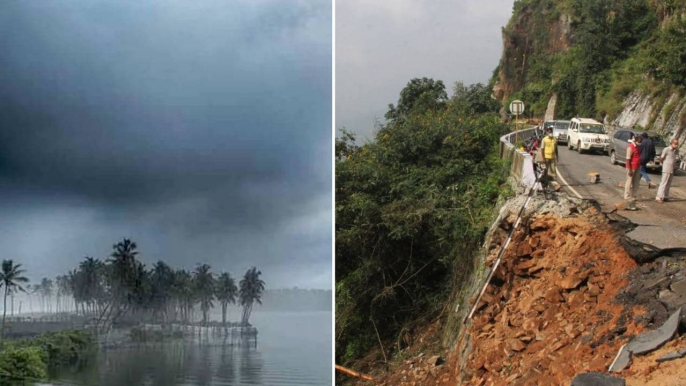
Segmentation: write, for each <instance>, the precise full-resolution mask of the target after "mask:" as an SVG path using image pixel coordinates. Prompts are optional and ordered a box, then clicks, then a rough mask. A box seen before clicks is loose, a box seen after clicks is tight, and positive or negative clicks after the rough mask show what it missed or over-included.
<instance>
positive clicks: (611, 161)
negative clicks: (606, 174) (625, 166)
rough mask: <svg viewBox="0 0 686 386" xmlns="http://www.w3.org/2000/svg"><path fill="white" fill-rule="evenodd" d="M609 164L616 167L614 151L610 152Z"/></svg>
mask: <svg viewBox="0 0 686 386" xmlns="http://www.w3.org/2000/svg"><path fill="white" fill-rule="evenodd" d="M610 163H611V164H613V165H617V154H615V152H614V151H610Z"/></svg>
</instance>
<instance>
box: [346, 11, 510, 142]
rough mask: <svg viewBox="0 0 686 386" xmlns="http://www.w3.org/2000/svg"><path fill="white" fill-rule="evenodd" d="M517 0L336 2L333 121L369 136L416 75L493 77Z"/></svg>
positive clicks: (470, 78)
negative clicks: (376, 123) (334, 111)
mask: <svg viewBox="0 0 686 386" xmlns="http://www.w3.org/2000/svg"><path fill="white" fill-rule="evenodd" d="M512 5H513V1H512V0H459V1H455V0H434V1H422V0H396V1H386V0H341V1H337V2H336V127H337V128H340V127H343V126H345V127H347V129H349V130H352V131H354V132H356V133H358V134H360V135H361V137H362V138H369V139H372V138H373V136H372V132H373V127H374V122H375V120H376V119H379V120H381V121H383V116H384V114H385V113H386V111H387V109H388V107H387V106H388V104H389V103H393V104H395V103H396V101H397V100H398V95H399V93H400V90H402V88H403V87H404V86H405V85H406V84H407V82H409V81H410V79H412V78H421V77H429V78H434V79H440V80H442V81H443V82H444V83H445V85H446V88H447V89H448V92H449V93H450V92H451V91H452V87H453V83H454V82H455V81H463V82H464V83H465V84H472V83H477V82H482V83H485V82H488V80H489V78H490V77H491V74H492V72H493V70H494V69H495V68H496V66H497V65H498V61H499V60H500V55H501V54H502V47H503V46H502V38H501V27H503V26H505V24H506V23H507V20H508V18H509V17H510V15H511V14H512Z"/></svg>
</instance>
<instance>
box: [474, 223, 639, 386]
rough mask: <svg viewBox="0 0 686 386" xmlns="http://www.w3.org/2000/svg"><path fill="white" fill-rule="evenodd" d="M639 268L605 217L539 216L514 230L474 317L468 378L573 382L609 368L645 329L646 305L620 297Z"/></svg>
mask: <svg viewBox="0 0 686 386" xmlns="http://www.w3.org/2000/svg"><path fill="white" fill-rule="evenodd" d="M496 252H497V248H496V249H494V251H493V254H492V256H490V258H489V260H494V259H495V253H496ZM636 267H637V264H636V262H635V261H634V260H633V259H632V258H631V257H630V256H629V255H628V254H627V253H626V251H625V250H624V249H623V248H622V247H621V246H620V243H619V240H618V237H617V233H616V232H615V231H614V229H612V227H611V226H610V225H609V224H608V222H607V221H606V220H605V219H604V218H603V217H602V216H600V215H595V214H593V213H591V214H589V215H581V216H576V217H568V218H560V217H556V216H550V215H547V216H538V217H534V218H533V219H532V220H531V221H530V222H529V224H528V226H524V227H522V229H521V230H518V231H517V232H516V233H515V235H514V239H513V243H512V245H511V246H510V247H509V248H508V251H507V252H506V254H505V256H504V258H503V261H502V262H501V264H500V266H499V267H498V268H497V270H496V272H495V274H494V279H493V280H492V281H491V284H490V285H489V286H488V288H487V290H486V293H485V294H484V296H483V298H482V299H481V304H480V305H479V311H478V312H477V313H476V314H475V315H474V317H473V323H472V325H471V326H470V328H469V335H470V337H471V342H470V343H471V347H473V350H472V352H471V354H470V355H469V358H468V359H467V362H466V366H465V368H464V369H463V370H464V371H463V373H462V380H463V382H464V383H465V384H472V385H484V384H488V385H491V384H493V385H501V384H512V385H539V384H540V385H556V384H565V385H566V384H569V382H570V381H571V379H572V378H573V377H574V376H575V375H576V374H577V373H580V372H588V371H605V369H606V367H607V365H608V364H609V363H610V362H611V361H612V359H613V357H614V355H615V354H616V352H617V349H619V347H620V346H621V345H622V344H623V343H625V342H626V341H627V340H628V339H630V338H631V337H633V336H635V334H637V333H639V332H641V331H642V330H643V327H642V326H640V325H639V324H637V323H636V321H635V319H636V317H637V316H639V315H645V314H646V311H645V310H644V309H643V308H642V307H641V306H636V307H633V306H631V305H630V306H625V305H624V304H621V303H618V302H616V300H615V297H616V296H617V294H618V293H620V291H621V289H622V288H623V287H624V286H625V285H626V284H627V278H626V277H627V275H628V274H629V273H630V272H632V271H633V270H634V269H635V268H636Z"/></svg>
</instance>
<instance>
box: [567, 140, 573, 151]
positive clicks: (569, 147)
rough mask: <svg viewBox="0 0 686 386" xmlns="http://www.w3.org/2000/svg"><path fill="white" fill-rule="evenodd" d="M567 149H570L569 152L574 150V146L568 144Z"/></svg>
mask: <svg viewBox="0 0 686 386" xmlns="http://www.w3.org/2000/svg"><path fill="white" fill-rule="evenodd" d="M567 149H569V150H574V145H572V143H571V142H568V143H567Z"/></svg>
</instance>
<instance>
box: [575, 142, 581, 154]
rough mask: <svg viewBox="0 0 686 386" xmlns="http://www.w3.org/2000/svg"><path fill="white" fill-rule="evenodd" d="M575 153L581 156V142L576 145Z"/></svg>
mask: <svg viewBox="0 0 686 386" xmlns="http://www.w3.org/2000/svg"><path fill="white" fill-rule="evenodd" d="M576 151H577V152H579V154H581V141H579V142H577V143H576Z"/></svg>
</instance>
